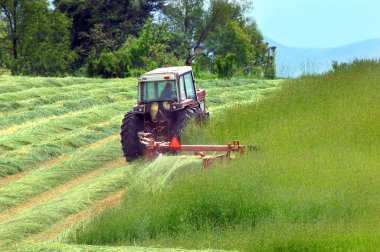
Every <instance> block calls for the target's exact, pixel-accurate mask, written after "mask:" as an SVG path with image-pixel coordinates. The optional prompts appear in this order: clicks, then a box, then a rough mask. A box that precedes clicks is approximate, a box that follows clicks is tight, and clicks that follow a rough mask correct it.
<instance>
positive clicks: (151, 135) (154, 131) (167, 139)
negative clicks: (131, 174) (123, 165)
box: [120, 66, 245, 168]
mask: <svg viewBox="0 0 380 252" xmlns="http://www.w3.org/2000/svg"><path fill="white" fill-rule="evenodd" d="M208 115H209V114H208V112H206V91H205V90H204V89H195V81H194V76H193V71H192V68H191V67H189V66H184V67H168V68H158V69H155V70H153V71H150V72H148V73H146V74H144V75H142V76H141V77H140V78H139V83H138V103H137V104H136V105H134V106H133V109H132V111H130V112H128V113H127V114H126V115H125V116H124V119H123V123H122V125H121V133H120V135H121V144H122V149H123V152H124V156H125V158H126V160H127V161H132V160H134V159H136V158H138V157H140V156H146V157H147V158H148V159H149V160H154V159H155V158H156V157H157V156H159V155H162V154H166V153H173V154H177V153H179V152H186V153H189V152H190V153H192V154H194V155H196V156H198V157H199V158H201V159H202V160H203V167H204V168H206V167H208V166H209V165H210V164H211V163H212V162H213V161H214V160H223V159H231V157H232V154H234V153H238V154H242V153H244V150H245V146H242V145H240V144H239V142H238V141H237V140H235V141H233V144H226V145H181V144H180V140H181V136H182V132H183V130H184V128H185V126H186V123H187V122H189V120H190V119H192V118H194V119H195V121H197V122H202V121H204V120H207V118H208ZM206 152H213V153H218V154H216V155H215V154H214V155H207V154H206Z"/></svg>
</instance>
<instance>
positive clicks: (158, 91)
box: [140, 81, 177, 102]
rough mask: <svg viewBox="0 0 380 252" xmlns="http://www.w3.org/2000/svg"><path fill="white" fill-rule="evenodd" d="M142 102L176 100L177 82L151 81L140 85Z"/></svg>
mask: <svg viewBox="0 0 380 252" xmlns="http://www.w3.org/2000/svg"><path fill="white" fill-rule="evenodd" d="M140 90H141V91H140V92H141V93H140V102H151V101H164V100H176V99H177V89H176V85H175V81H150V82H141V83H140Z"/></svg>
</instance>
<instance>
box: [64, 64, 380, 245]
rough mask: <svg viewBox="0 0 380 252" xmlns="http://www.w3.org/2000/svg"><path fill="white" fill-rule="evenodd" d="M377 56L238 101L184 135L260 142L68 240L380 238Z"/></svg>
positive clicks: (332, 241)
mask: <svg viewBox="0 0 380 252" xmlns="http://www.w3.org/2000/svg"><path fill="white" fill-rule="evenodd" d="M379 83H380V63H379V62H373V61H366V62H355V63H354V64H353V65H350V66H348V67H345V68H341V69H338V70H337V71H336V72H331V73H328V74H325V75H322V76H308V77H304V78H300V79H298V80H292V81H287V82H286V83H285V84H284V85H283V87H282V90H281V91H279V92H276V93H274V94H273V95H272V96H271V97H270V98H269V99H266V100H263V101H261V102H259V103H256V104H243V105H237V106H234V107H233V108H230V109H228V110H226V112H225V113H223V114H220V115H219V116H218V117H217V118H215V117H214V118H212V119H211V121H210V122H209V123H208V125H207V126H206V127H204V128H201V129H200V128H198V127H190V128H189V129H188V130H187V142H197V143H200V142H209V143H221V144H224V143H226V142H230V141H231V140H233V139H239V140H240V141H241V143H243V144H250V143H252V144H255V145H256V147H257V148H256V150H255V151H252V152H250V153H249V154H247V155H245V156H244V157H242V158H240V159H236V160H234V161H231V162H228V163H224V164H217V165H215V166H214V167H213V168H212V169H209V170H207V172H205V173H203V172H201V171H199V172H193V173H191V174H189V175H183V176H182V177H180V178H177V179H176V180H175V181H174V182H172V183H170V184H169V185H168V186H167V187H163V189H162V190H159V191H153V192H149V191H148V192H147V191H144V192H141V193H138V192H136V193H133V194H130V196H129V197H127V198H126V200H125V202H124V205H123V207H121V208H119V209H117V210H111V211H108V212H106V213H104V214H101V215H100V216H98V217H96V218H95V219H94V220H93V221H92V222H91V223H89V224H87V225H83V226H81V227H80V228H78V230H77V231H76V232H74V233H72V235H71V238H70V242H71V243H80V244H96V245H116V244H117V245H133V244H137V245H142V246H159V247H182V248H191V249H201V248H213V249H231V250H234V249H236V250H244V251H252V250H257V251H334V250H339V251H347V250H353V251H374V250H377V249H378V248H379V247H380V232H379V231H380V230H379V221H380V204H379V202H380V183H379V181H378V178H379V174H380V141H379V139H380V121H379V118H380V84H379Z"/></svg>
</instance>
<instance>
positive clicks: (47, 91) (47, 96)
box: [0, 80, 136, 105]
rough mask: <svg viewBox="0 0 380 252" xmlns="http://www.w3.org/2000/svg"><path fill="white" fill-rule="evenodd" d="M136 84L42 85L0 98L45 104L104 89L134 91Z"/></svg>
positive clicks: (127, 82) (6, 94)
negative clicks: (133, 86) (133, 87)
mask: <svg viewBox="0 0 380 252" xmlns="http://www.w3.org/2000/svg"><path fill="white" fill-rule="evenodd" d="M134 84H136V83H135V82H134V81H133V80H130V81H123V82H121V81H119V82H111V83H107V82H104V81H103V82H99V83H94V84H91V85H82V84H75V85H71V86H62V87H40V88H32V89H24V90H21V91H18V92H12V93H3V94H2V95H1V98H0V104H2V103H5V102H6V101H8V102H14V101H18V102H19V101H33V100H35V101H40V102H39V103H38V105H43V104H45V103H46V102H49V101H50V102H49V103H51V102H55V101H59V100H62V99H64V100H66V99H73V98H75V97H76V98H81V97H83V96H86V97H87V96H92V95H95V94H99V93H101V91H102V90H107V91H110V92H109V93H108V94H112V93H114V92H121V91H125V92H134V90H133V89H132V88H131V86H132V85H134Z"/></svg>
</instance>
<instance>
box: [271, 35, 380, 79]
mask: <svg viewBox="0 0 380 252" xmlns="http://www.w3.org/2000/svg"><path fill="white" fill-rule="evenodd" d="M264 40H265V41H266V42H268V43H269V44H270V45H271V46H272V45H274V46H276V47H277V49H276V66H277V76H279V77H298V76H300V75H302V74H312V73H323V72H326V71H328V70H331V64H332V62H333V61H337V62H339V63H342V62H350V61H352V60H354V59H374V58H377V59H378V58H380V39H369V40H364V41H360V42H357V43H353V44H349V45H345V46H341V47H335V48H297V47H288V46H286V45H283V44H281V43H279V42H277V41H275V40H273V39H270V38H268V37H264Z"/></svg>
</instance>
